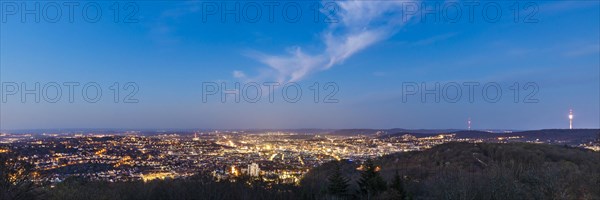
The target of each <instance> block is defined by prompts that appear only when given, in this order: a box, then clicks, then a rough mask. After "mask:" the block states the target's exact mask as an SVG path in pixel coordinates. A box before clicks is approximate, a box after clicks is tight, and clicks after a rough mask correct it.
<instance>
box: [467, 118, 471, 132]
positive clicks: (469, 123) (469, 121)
mask: <svg viewBox="0 0 600 200" xmlns="http://www.w3.org/2000/svg"><path fill="white" fill-rule="evenodd" d="M467 125H468V126H469V130H471V118H470V117H469V119H468V120H467Z"/></svg>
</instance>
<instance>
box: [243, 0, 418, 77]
mask: <svg viewBox="0 0 600 200" xmlns="http://www.w3.org/2000/svg"><path fill="white" fill-rule="evenodd" d="M336 3H337V5H338V6H339V13H338V14H337V17H338V18H337V20H338V23H332V24H331V25H329V26H328V27H327V28H326V29H325V30H324V31H323V32H322V33H321V40H320V41H321V42H322V43H323V44H324V48H323V49H321V50H320V52H318V53H316V54H311V53H307V52H304V51H303V50H302V48H301V47H289V48H288V49H287V50H286V52H285V53H284V54H279V55H271V54H265V53H257V52H254V53H252V54H250V56H251V57H254V58H255V59H257V60H258V61H259V62H261V63H263V64H265V65H267V66H268V67H269V69H271V71H273V72H274V73H271V74H270V76H271V78H274V79H276V80H277V81H279V82H293V81H299V80H301V79H303V78H304V77H306V76H307V75H309V74H311V73H315V72H317V71H322V70H327V69H329V68H331V67H333V66H335V65H338V64H341V63H343V62H344V61H345V60H347V59H348V58H350V57H352V56H353V55H355V54H356V53H358V52H360V51H362V50H364V49H366V48H367V47H369V46H372V45H373V44H375V43H377V42H380V41H382V40H385V39H388V38H389V37H391V36H393V35H394V34H395V33H396V32H398V30H399V29H400V28H401V27H402V26H403V25H404V24H405V23H406V22H407V21H408V20H409V19H410V18H411V17H412V16H410V15H406V16H405V15H404V14H403V12H402V11H403V9H405V8H404V7H405V6H406V5H408V4H411V3H416V2H408V1H362V0H352V1H337V2H336ZM322 12H324V13H325V12H328V11H326V10H323V11H322ZM259 76H262V77H264V75H259Z"/></svg>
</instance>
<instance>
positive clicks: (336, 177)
mask: <svg viewBox="0 0 600 200" xmlns="http://www.w3.org/2000/svg"><path fill="white" fill-rule="evenodd" d="M328 180H329V185H328V186H327V192H328V193H329V194H331V195H333V196H336V197H344V196H346V195H347V194H348V193H347V192H348V185H349V184H348V181H349V180H348V179H347V178H346V177H344V176H343V175H342V170H341V167H340V163H339V162H338V163H335V167H334V168H333V170H332V174H331V176H329V178H328Z"/></svg>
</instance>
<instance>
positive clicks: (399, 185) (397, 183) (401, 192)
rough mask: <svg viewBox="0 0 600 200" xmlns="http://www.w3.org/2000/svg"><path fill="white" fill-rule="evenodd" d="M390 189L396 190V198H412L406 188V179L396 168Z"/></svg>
mask: <svg viewBox="0 0 600 200" xmlns="http://www.w3.org/2000/svg"><path fill="white" fill-rule="evenodd" d="M390 189H392V190H393V191H394V195H395V199H411V198H410V195H408V192H407V191H406V189H405V188H404V180H403V179H402V177H400V174H398V170H396V174H395V175H394V179H393V180H392V182H391V183H390Z"/></svg>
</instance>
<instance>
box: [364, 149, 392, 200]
mask: <svg viewBox="0 0 600 200" xmlns="http://www.w3.org/2000/svg"><path fill="white" fill-rule="evenodd" d="M386 187H387V183H386V182H385V181H384V180H383V178H382V177H381V175H379V171H378V170H377V167H376V166H375V164H374V163H373V160H371V159H367V161H365V163H364V164H363V171H362V173H361V174H360V179H359V180H358V188H359V192H360V193H361V194H362V195H365V196H366V197H367V199H370V198H371V197H372V196H375V195H377V194H379V193H380V192H383V191H385V190H386V189H387V188H386Z"/></svg>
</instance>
